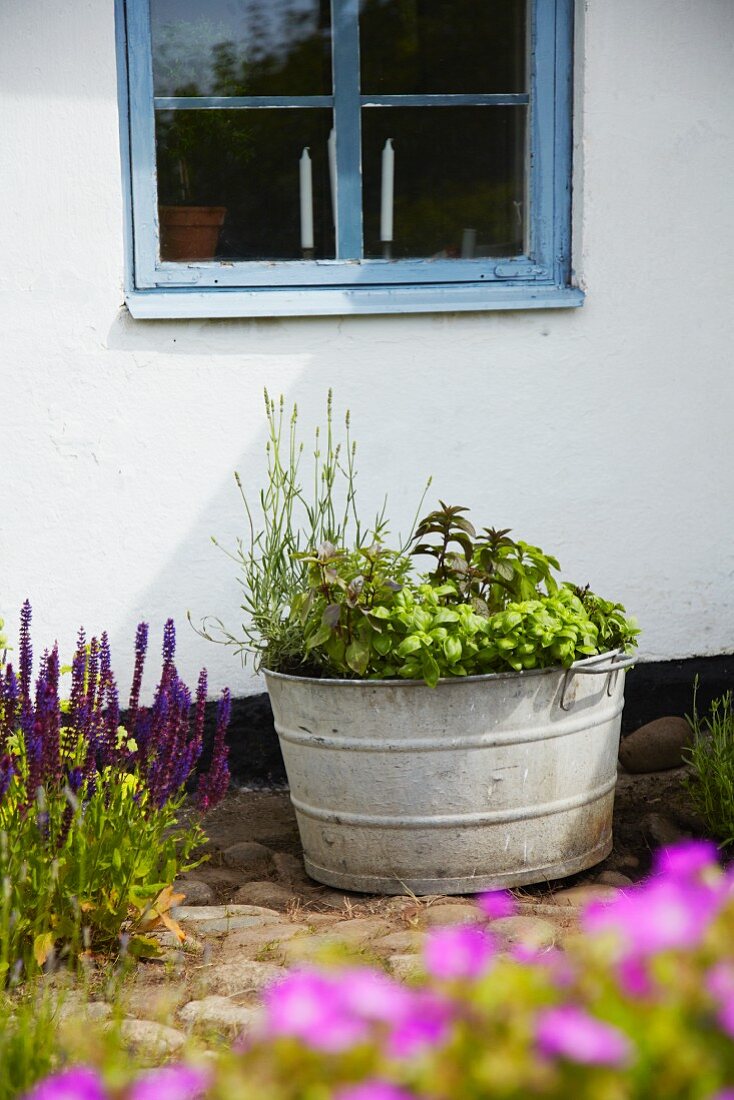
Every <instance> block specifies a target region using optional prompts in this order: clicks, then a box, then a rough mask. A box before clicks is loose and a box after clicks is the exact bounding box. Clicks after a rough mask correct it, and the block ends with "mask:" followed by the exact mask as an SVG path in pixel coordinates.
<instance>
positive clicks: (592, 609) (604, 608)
mask: <svg viewBox="0 0 734 1100" xmlns="http://www.w3.org/2000/svg"><path fill="white" fill-rule="evenodd" d="M569 587H570V588H571V590H572V591H573V592H574V593H575V595H577V596H578V598H579V599H580V600H581V603H582V604H583V605H584V610H585V612H586V614H587V615H588V617H589V619H590V620H591V621H592V623H593V624H594V626H595V627H596V629H597V633H598V645H599V650H600V652H605V651H606V652H608V651H609V650H612V649H622V650H625V651H627V650H629V649H631V648H634V646H636V645H637V636H638V635H639V633H640V630H639V627H638V626H637V621H636V619H633V618H628V617H627V614H626V612H625V609H624V607H623V606H622V604H621V603H612V602H611V600H604V599H602V597H601V596H597V595H596V593H595V592H592V591H590V589H589V586H588V585H586V587H585V588H578V587H577V586H575V585H569Z"/></svg>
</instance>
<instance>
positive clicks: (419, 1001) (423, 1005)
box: [387, 990, 453, 1058]
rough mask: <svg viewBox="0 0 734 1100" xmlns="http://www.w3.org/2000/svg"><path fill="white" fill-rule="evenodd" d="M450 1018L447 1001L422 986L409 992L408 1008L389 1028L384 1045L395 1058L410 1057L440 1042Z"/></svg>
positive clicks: (451, 1015) (450, 1009)
mask: <svg viewBox="0 0 734 1100" xmlns="http://www.w3.org/2000/svg"><path fill="white" fill-rule="evenodd" d="M452 1019H453V1012H452V1008H451V1005H450V1003H449V1002H448V1001H446V1000H445V999H444V998H442V997H439V996H437V995H436V994H435V993H431V992H429V991H426V990H419V991H416V992H414V993H413V996H412V998H411V1002H410V1010H409V1011H408V1012H407V1013H406V1015H405V1016H404V1018H403V1020H402V1022H401V1023H399V1024H398V1025H397V1026H395V1027H394V1028H393V1030H392V1031H391V1033H390V1036H389V1038H388V1041H387V1049H388V1051H389V1053H390V1054H391V1055H392V1056H393V1057H395V1058H413V1057H415V1056H416V1055H418V1054H420V1053H421V1052H422V1051H424V1050H425V1049H426V1048H427V1047H436V1046H438V1045H439V1044H440V1043H443V1042H444V1041H445V1040H446V1039H447V1037H448V1034H449V1028H450V1026H451V1022H452Z"/></svg>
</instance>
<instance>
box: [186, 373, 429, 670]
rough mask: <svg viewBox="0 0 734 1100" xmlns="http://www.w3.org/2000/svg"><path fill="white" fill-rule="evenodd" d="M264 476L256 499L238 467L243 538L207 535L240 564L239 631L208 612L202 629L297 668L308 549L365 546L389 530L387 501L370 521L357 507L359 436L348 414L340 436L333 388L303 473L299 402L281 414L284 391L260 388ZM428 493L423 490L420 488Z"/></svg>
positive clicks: (272, 664) (258, 658) (304, 656)
mask: <svg viewBox="0 0 734 1100" xmlns="http://www.w3.org/2000/svg"><path fill="white" fill-rule="evenodd" d="M265 416H266V420H267V431H268V438H267V443H266V457H267V483H266V485H265V487H264V488H263V489H261V490H260V492H259V494H257V498H256V500H255V499H253V498H252V497H251V496H250V495H249V494H248V492H247V491H246V490H245V487H244V486H243V483H242V479H241V477H240V475H239V474H237V473H236V474H235V480H236V482H237V487H238V489H239V491H240V495H241V497H242V502H243V505H244V509H245V515H246V519H247V533H246V536H245V538H243V539H239V540H238V542H237V549H236V552H235V553H230V552H229V551H227V550H226V549H225V548H224V547H221V545H220V543H219V542H218V541H217V540H216V539H215V538H213V539H212V541H213V542H214V544H215V545H216V546H219V547H220V549H222V550H224V552H225V553H227V554H228V556H229V557H230V558H231V559H232V560H233V561H234V562H235V563H236V564H237V566H238V569H239V574H240V586H241V589H242V608H241V609H242V612H243V621H242V626H241V633H239V634H237V633H234V632H233V631H230V630H228V629H227V628H226V627H225V626H224V624H223V623H222V621H221V620H220V619H216V618H212V617H210V618H207V619H205V620H204V622H203V624H202V630H201V631H200V633H201V634H202V636H203V637H205V638H207V639H209V640H210V641H216V642H220V643H223V644H225V645H231V646H233V648H234V649H235V652H237V653H239V654H240V655H241V656H242V657H243V660H244V659H246V658H247V656H248V655H251V656H252V657H253V658H254V665H255V669H257V668H259V667H260V665H261V664H265V665H266V667H268V668H271V669H278V670H280V671H289V670H291V671H294V670H297V669H299V668H300V667H301V666H302V665H304V663H306V664H307V663H308V648H307V647H306V646H305V639H304V632H303V627H302V622H301V618H300V616H299V615H297V614H292V613H291V612H292V610H293V608H294V605H295V604H296V603H297V602H298V597H299V596H300V595H301V594H302V593H303V592H305V591H306V590H307V588H308V576H309V563H308V561H307V560H306V559H307V557H308V555H309V554H311V553H312V552H314V548H315V547H319V546H321V545H323V544H332V545H337V546H342V545H345V544H346V543H347V541H351V540H353V541H354V544H355V546H357V547H361V546H367V545H370V544H372V543H373V542H375V541H379V540H380V539H382V538H384V536H385V535H386V533H387V522H386V519H385V506H384V505H383V507H382V508H381V509H380V511H379V512H378V513H377V515H376V516H375V518H374V520H373V522H372V524H371V525H369V524H365V523H364V522H363V520H362V518H361V516H360V514H359V511H358V509H357V499H356V498H357V486H356V480H357V470H356V453H357V448H356V443H355V442H354V440H353V439H352V437H351V427H350V414H349V411H347V412H346V414H345V418H344V434H343V438H341V439H339V438H338V431H337V429H336V427H335V424H334V411H333V401H332V393H331V390H329V394H328V397H327V402H326V427H325V430H324V431H322V430H321V428H320V427H319V428H317V429H316V433H315V439H314V447H313V452H312V459H313V461H312V463H311V469H310V471H309V472H308V475H307V476H306V477H304V470H303V465H302V464H303V456H304V451H305V445H304V443H303V441H302V440H301V438H300V435H299V425H298V408H297V406H296V405H293V408H292V409H291V412H290V414H286V408H285V400H284V398H283V396H282V395H281V397H280V399H279V401H278V402H277V403H276V402H275V401H274V400H273V399H272V398H271V397H270V395H269V394H268V392H267V390H266V391H265ZM424 495H425V494H424Z"/></svg>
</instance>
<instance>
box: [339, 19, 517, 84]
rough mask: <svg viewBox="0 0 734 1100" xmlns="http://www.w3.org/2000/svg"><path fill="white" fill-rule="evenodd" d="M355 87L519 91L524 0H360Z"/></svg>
mask: <svg viewBox="0 0 734 1100" xmlns="http://www.w3.org/2000/svg"><path fill="white" fill-rule="evenodd" d="M360 7H361V14H360V33H361V47H360V48H361V57H362V93H363V94H367V95H369V94H370V93H374V94H382V95H398V94H401V95H406V94H413V95H421V94H422V95H426V94H430V93H433V94H437V93H444V94H451V93H461V92H463V93H470V92H475V93H476V92H485V93H489V92H524V91H526V87H525V82H526V76H525V55H526V37H525V23H526V0H361V4H360Z"/></svg>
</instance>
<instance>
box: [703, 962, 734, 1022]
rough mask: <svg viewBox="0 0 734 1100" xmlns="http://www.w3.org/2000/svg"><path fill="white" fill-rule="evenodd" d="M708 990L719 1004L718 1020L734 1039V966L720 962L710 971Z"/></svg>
mask: <svg viewBox="0 0 734 1100" xmlns="http://www.w3.org/2000/svg"><path fill="white" fill-rule="evenodd" d="M705 985H706V989H707V990H708V992H709V993H710V994H711V996H712V997H713V998H714V1000H715V1001H716V1002H717V1004H718V1012H717V1014H716V1018H717V1019H718V1021H719V1023H720V1024H721V1026H722V1028H723V1029H724V1031H725V1032H726V1034H727V1035H729V1036H730V1037H731V1038H734V966H732V964H731V963H728V962H720V963H717V964H716V965H715V966H713V967H712V968H711V970H709V972H708V974H707V975H706V980H705Z"/></svg>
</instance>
